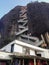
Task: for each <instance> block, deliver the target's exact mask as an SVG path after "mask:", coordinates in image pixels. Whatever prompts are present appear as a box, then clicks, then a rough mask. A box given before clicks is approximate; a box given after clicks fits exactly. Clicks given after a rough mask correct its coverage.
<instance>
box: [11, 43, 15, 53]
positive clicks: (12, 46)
mask: <svg viewBox="0 0 49 65" xmlns="http://www.w3.org/2000/svg"><path fill="white" fill-rule="evenodd" d="M13 51H14V44H12V45H11V52H13Z"/></svg>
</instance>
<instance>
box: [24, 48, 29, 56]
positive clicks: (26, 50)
mask: <svg viewBox="0 0 49 65" xmlns="http://www.w3.org/2000/svg"><path fill="white" fill-rule="evenodd" d="M23 53H24V54H26V55H30V49H29V48H25V47H23Z"/></svg>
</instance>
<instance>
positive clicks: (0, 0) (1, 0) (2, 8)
mask: <svg viewBox="0 0 49 65" xmlns="http://www.w3.org/2000/svg"><path fill="white" fill-rule="evenodd" d="M31 1H36V0H0V18H1V17H2V16H4V15H5V14H6V13H8V12H9V11H10V10H11V9H13V8H14V7H15V6H17V5H26V4H27V3H29V2H31ZM38 1H45V2H49V0H38Z"/></svg>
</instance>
